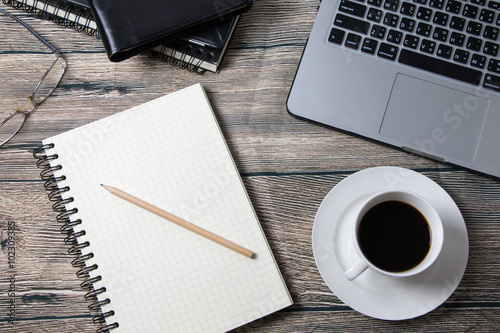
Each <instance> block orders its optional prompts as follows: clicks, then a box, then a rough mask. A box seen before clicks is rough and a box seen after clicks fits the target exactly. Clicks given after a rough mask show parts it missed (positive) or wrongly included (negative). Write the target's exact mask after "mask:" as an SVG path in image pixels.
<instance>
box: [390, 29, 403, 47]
mask: <svg viewBox="0 0 500 333" xmlns="http://www.w3.org/2000/svg"><path fill="white" fill-rule="evenodd" d="M401 38H403V33H402V32H401V31H396V30H393V29H391V30H389V33H388V34H387V41H388V42H391V43H394V44H399V43H401Z"/></svg>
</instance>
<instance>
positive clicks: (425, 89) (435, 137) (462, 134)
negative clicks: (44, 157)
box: [287, 0, 500, 177]
mask: <svg viewBox="0 0 500 333" xmlns="http://www.w3.org/2000/svg"><path fill="white" fill-rule="evenodd" d="M497 1H499V2H497ZM497 1H491V0H405V1H403V0H340V1H339V0H323V1H322V3H321V6H320V8H319V10H318V15H317V18H316V21H315V23H314V27H313V29H312V32H311V35H310V37H309V40H308V42H307V45H306V47H305V50H304V53H303V55H302V59H301V61H300V65H299V68H298V70H297V73H296V76H295V79H294V82H293V84H292V87H291V90H290V93H289V96H288V100H287V108H288V111H289V112H290V113H291V114H292V115H295V116H297V117H300V118H305V119H308V120H312V121H314V122H318V123H321V124H325V125H328V126H331V127H334V128H338V129H341V130H343V131H347V132H350V133H353V134H357V135H360V136H363V137H367V138H370V139H374V140H377V141H380V142H384V143H387V144H390V145H393V146H396V147H399V148H402V149H404V150H406V151H409V152H412V153H416V154H420V155H422V156H425V157H428V158H432V159H435V160H438V161H441V162H447V163H451V164H454V165H457V166H461V167H464V168H467V169H471V170H474V171H477V172H480V173H483V174H486V175H490V176H494V177H500V57H499V54H500V50H499V44H500V42H499V35H500V33H499V30H500V16H499V15H500V14H499V13H500V0H497Z"/></svg>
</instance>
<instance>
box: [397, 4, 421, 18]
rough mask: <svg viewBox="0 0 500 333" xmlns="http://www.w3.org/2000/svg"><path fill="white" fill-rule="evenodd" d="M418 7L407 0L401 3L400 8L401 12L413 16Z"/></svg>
mask: <svg viewBox="0 0 500 333" xmlns="http://www.w3.org/2000/svg"><path fill="white" fill-rule="evenodd" d="M416 8H417V6H415V5H414V4H412V3H411V2H406V1H405V2H403V3H402V4H401V9H400V10H399V12H400V13H401V14H403V15H406V16H413V15H414V14H415V9H416Z"/></svg>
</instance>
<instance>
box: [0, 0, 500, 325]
mask: <svg viewBox="0 0 500 333" xmlns="http://www.w3.org/2000/svg"><path fill="white" fill-rule="evenodd" d="M318 5H319V0H280V1H277V0H255V5H254V8H253V9H252V10H251V11H250V12H249V13H247V14H246V15H244V16H243V17H242V20H241V23H240V25H239V27H238V30H237V32H236V35H235V36H234V39H233V40H232V42H231V44H230V48H229V51H228V53H227V56H226V58H225V60H224V63H223V65H222V68H221V71H220V73H218V74H212V73H206V74H205V75H203V76H198V75H196V74H192V73H188V72H187V71H184V70H180V69H178V68H172V67H171V66H169V65H167V64H164V63H162V62H160V61H159V60H157V59H151V58H148V57H147V56H137V57H135V58H133V59H130V60H127V61H125V62H122V63H117V64H115V63H111V62H109V61H108V60H107V58H106V55H105V53H104V50H103V47H102V46H101V42H100V41H99V40H96V39H95V38H93V37H88V36H86V35H84V34H83V33H77V32H75V31H72V30H70V29H67V28H63V27H59V26H56V25H55V24H53V23H51V22H46V21H42V20H39V19H34V18H31V17H30V16H28V15H26V14H23V13H22V12H20V11H15V10H12V9H11V8H9V7H6V6H5V5H3V4H0V6H1V7H2V8H5V9H8V10H9V11H10V12H12V13H17V14H19V15H20V17H22V18H23V19H24V20H25V21H26V22H27V23H28V24H30V25H31V26H32V27H33V28H34V29H35V30H36V31H38V32H39V33H40V34H42V35H43V36H45V37H46V38H47V39H48V40H49V41H50V42H52V43H53V44H54V45H55V46H56V47H58V48H59V49H60V50H61V52H62V53H63V54H64V56H65V57H66V59H67V61H68V71H67V73H66V75H65V76H64V79H63V81H62V83H61V85H60V87H59V88H58V89H57V91H56V93H55V94H54V96H53V97H51V98H50V99H49V100H48V101H47V102H46V103H45V104H43V106H42V107H41V108H40V109H39V110H38V111H37V112H36V113H34V114H33V115H32V117H31V118H30V119H29V121H28V123H27V124H26V125H25V127H24V128H23V130H22V131H21V132H20V133H19V134H18V135H17V136H16V137H15V138H14V139H13V140H12V141H11V142H10V143H9V144H8V145H7V146H6V147H5V148H2V149H0V207H1V208H0V229H2V230H3V232H4V233H5V232H6V230H7V229H8V224H9V222H10V223H14V224H15V226H16V234H15V237H16V239H15V251H16V252H15V266H14V269H12V268H10V267H9V266H8V258H7V255H8V251H7V250H6V249H5V248H4V249H3V251H2V252H0V277H1V280H0V306H1V311H0V313H1V316H0V331H2V332H42V331H43V332H95V330H96V328H97V327H96V326H95V325H94V324H93V323H92V319H91V312H90V311H89V310H88V309H87V305H88V303H87V302H86V301H85V300H84V297H83V296H84V292H83V291H82V290H81V289H80V286H79V285H80V282H81V281H80V280H79V279H78V278H77V277H76V276H75V272H76V269H75V268H73V267H72V266H71V260H72V256H71V255H69V254H68V246H67V245H65V244H64V236H63V235H62V234H60V232H59V228H60V226H59V225H58V224H57V222H56V220H55V213H54V212H53V211H52V209H51V203H50V202H49V200H48V198H47V193H46V192H45V190H44V187H43V184H42V181H41V180H40V178H39V170H38V169H37V168H36V165H35V160H34V159H33V156H32V151H33V149H35V148H36V147H38V146H39V144H40V141H41V140H42V139H44V138H46V137H49V136H52V135H54V134H57V133H61V132H64V131H67V130H69V129H72V128H75V127H77V126H80V125H84V124H87V123H89V122H91V121H93V120H97V119H101V118H103V117H105V116H108V115H111V114H114V113H117V112H119V111H122V110H125V109H128V108H130V107H132V106H135V105H138V104H140V103H143V102H146V101H149V100H151V99H153V98H156V97H159V96H161V95H164V94H166V93H170V92H173V91H176V90H178V89H180V88H182V87H186V86H189V85H191V84H194V83H196V82H201V83H202V84H203V85H204V87H205V88H206V90H207V93H208V96H209V98H210V101H211V103H212V106H213V108H214V110H215V113H216V115H217V118H218V120H219V122H220V124H221V126H222V129H223V131H224V134H225V136H226V139H227V142H228V144H229V147H230V149H231V151H232V153H233V156H234V158H235V160H236V163H237V166H238V168H239V170H240V172H241V174H242V176H243V178H244V181H245V185H246V186H247V189H248V192H249V195H250V197H251V200H252V202H253V204H254V206H255V209H256V211H257V213H258V215H259V218H260V221H261V223H262V226H263V228H264V230H265V233H266V235H267V237H268V239H269V242H270V245H271V247H272V250H273V252H274V254H275V256H276V259H277V262H278V264H279V266H280V269H281V271H282V273H283V275H284V277H285V280H286V283H287V285H288V287H289V289H290V292H291V294H292V297H293V299H294V301H295V305H293V306H291V307H290V308H288V309H286V310H283V311H280V312H278V313H276V314H273V315H270V316H268V317H265V318H264V319H262V320H259V321H257V322H255V323H251V324H249V325H246V326H244V327H242V328H241V329H239V330H237V331H241V332H262V331H267V332H334V331H338V332H346V331H353V332H359V331H362V330H367V331H383V332H387V331H398V332H399V331H422V332H437V331H459V332H465V331H474V332H479V331H483V332H493V331H499V330H500V311H499V310H500V282H499V276H500V200H499V198H500V183H499V181H498V180H492V179H489V178H486V177H483V176H479V175H476V174H472V173H469V172H467V171H462V170H457V169H455V168H452V167H449V166H446V165H442V164H439V163H436V162H433V161H430V160H427V159H424V158H420V157H416V156H413V155H410V154H407V153H404V152H401V151H398V150H396V149H392V148H388V147H385V146H382V145H379V144H376V143H373V142H369V141H366V140H363V139H360V138H357V137H354V136H351V135H347V134H344V133H341V132H338V131H334V130H331V129H326V128H324V127H321V126H317V125H313V124H311V123H308V122H305V121H301V120H298V119H295V118H293V117H291V116H290V115H289V114H287V111H286V108H285V101H286V98H287V94H288V90H289V87H290V85H291V83H292V80H293V77H294V73H295V70H296V67H297V64H298V62H299V59H300V56H301V52H302V49H303V47H304V45H305V42H306V40H307V37H308V34H309V32H310V29H311V27H312V24H313V21H314V18H315V15H316V8H317V7H318ZM1 29H2V27H1V24H0V31H1V32H2V35H1V36H2V37H1V38H2V39H3V38H13V39H15V38H19V36H13V35H10V34H5V31H2V30H1ZM5 36H6V37H5ZM21 56H26V57H28V56H30V55H29V54H25V55H21ZM11 59H12V57H6V56H4V55H0V70H1V69H2V68H5V66H8V65H9V61H12V60H11ZM332 79H342V78H335V77H333V78H332ZM16 84H19V85H21V86H22V85H23V82H22V78H21V77H14V78H12V81H11V82H0V85H16ZM14 107H15V105H12V101H7V100H6V99H4V97H2V99H0V108H1V110H12V108H14ZM382 165H394V166H400V167H406V168H410V169H413V170H416V171H418V172H421V173H423V174H424V175H426V176H429V177H430V178H432V179H433V180H435V181H436V182H437V183H438V184H440V185H441V186H442V187H443V188H445V189H446V190H447V191H448V193H449V194H450V195H451V196H452V197H453V199H454V200H455V201H456V203H457V204H458V206H459V208H460V209H461V211H462V213H463V216H464V218H465V221H466V225H467V228H468V232H469V242H470V255H469V262H468V266H467V270H466V272H465V276H464V278H463V280H462V282H461V283H460V285H459V287H458V289H457V290H456V291H455V293H454V294H453V295H452V296H451V297H450V298H449V299H448V300H447V301H446V302H445V303H444V304H443V305H442V306H440V307H439V308H437V309H436V310H434V311H432V312H431V313H429V314H427V315H425V316H422V317H419V318H416V319H413V320H407V321H401V322H388V321H381V320H377V319H372V318H369V317H366V316H364V315H361V314H359V313H357V312H356V311H353V310H352V309H350V308H349V307H348V306H346V305H345V304H344V303H342V302H341V301H340V300H339V299H338V298H337V297H336V296H335V295H334V294H333V293H332V292H331V291H330V290H329V288H328V287H327V285H326V284H325V283H324V282H323V280H322V278H321V276H320V275H319V273H318V270H317V268H316V265H315V263H314V259H313V252H312V247H311V230H312V226H313V221H314V216H315V213H316V211H317V209H318V206H319V204H320V203H321V201H322V199H323V198H324V196H325V195H326V194H327V193H328V192H329V191H330V189H331V188H332V187H334V186H335V185H336V184H337V183H338V182H339V181H340V180H342V179H343V178H345V177H346V176H348V175H350V174H352V173H353V172H355V171H357V170H361V169H364V168H368V167H373V166H382ZM131 246H133V244H131ZM14 273H15V283H14V284H15V304H16V305H15V316H16V317H15V319H16V321H15V323H14V324H13V325H12V324H9V323H8V316H7V315H6V314H7V313H8V310H9V309H8V306H9V300H10V298H9V297H7V290H8V288H9V286H10V281H9V278H10V276H11V275H12V274H14Z"/></svg>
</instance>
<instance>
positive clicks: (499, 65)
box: [488, 59, 500, 73]
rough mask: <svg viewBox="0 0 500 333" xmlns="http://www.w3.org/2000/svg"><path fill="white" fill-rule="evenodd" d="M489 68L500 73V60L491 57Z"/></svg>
mask: <svg viewBox="0 0 500 333" xmlns="http://www.w3.org/2000/svg"><path fill="white" fill-rule="evenodd" d="M488 70H489V71H490V72H495V73H500V60H496V59H490V61H489V62H488Z"/></svg>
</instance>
